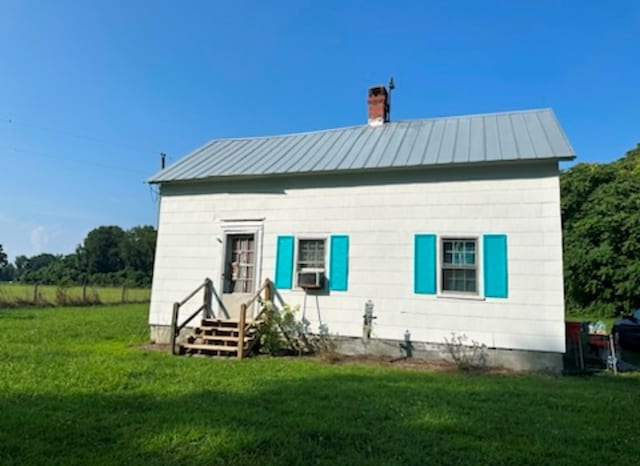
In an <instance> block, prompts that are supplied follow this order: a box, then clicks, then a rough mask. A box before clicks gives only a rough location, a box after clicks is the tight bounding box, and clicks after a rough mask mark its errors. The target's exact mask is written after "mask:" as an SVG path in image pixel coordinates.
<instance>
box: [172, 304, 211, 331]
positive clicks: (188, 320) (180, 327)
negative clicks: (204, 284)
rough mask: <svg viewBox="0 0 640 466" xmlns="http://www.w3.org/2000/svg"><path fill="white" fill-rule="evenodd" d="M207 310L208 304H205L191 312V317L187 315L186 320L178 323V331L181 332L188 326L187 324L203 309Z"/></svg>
mask: <svg viewBox="0 0 640 466" xmlns="http://www.w3.org/2000/svg"><path fill="white" fill-rule="evenodd" d="M205 310H206V305H205V304H203V305H202V306H200V307H199V308H198V309H197V310H196V312H194V313H193V314H191V315H190V316H189V317H187V318H186V319H185V320H184V322H182V323H181V324H180V325H178V327H176V333H180V330H182V329H183V328H185V327H186V326H187V324H188V323H189V322H191V321H192V320H193V319H194V318H195V316H197V315H198V314H200V313H201V312H202V311H205Z"/></svg>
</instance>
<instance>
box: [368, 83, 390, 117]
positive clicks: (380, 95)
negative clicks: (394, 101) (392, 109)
mask: <svg viewBox="0 0 640 466" xmlns="http://www.w3.org/2000/svg"><path fill="white" fill-rule="evenodd" d="M367 94H368V96H367V104H368V105H369V112H368V118H367V122H368V123H369V126H381V125H383V124H385V123H386V122H387V121H389V94H388V93H387V89H386V88H385V87H384V86H372V87H370V88H369V92H368V93H367Z"/></svg>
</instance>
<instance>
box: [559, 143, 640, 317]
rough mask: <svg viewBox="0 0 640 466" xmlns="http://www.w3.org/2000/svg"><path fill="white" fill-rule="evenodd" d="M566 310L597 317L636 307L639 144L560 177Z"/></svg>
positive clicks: (639, 284)
mask: <svg viewBox="0 0 640 466" xmlns="http://www.w3.org/2000/svg"><path fill="white" fill-rule="evenodd" d="M561 189H562V219H563V234H564V265H565V288H566V290H565V291H566V298H567V308H568V309H569V310H570V311H571V310H574V311H584V310H586V311H587V312H589V313H596V314H600V315H603V316H613V315H620V314H624V313H628V312H630V311H631V310H633V309H635V308H637V307H639V306H640V145H638V147H636V149H634V150H632V151H629V152H627V154H626V155H625V156H624V157H623V158H622V159H620V160H618V161H615V162H612V163H610V164H578V165H576V166H574V167H572V168H571V169H569V170H567V171H566V172H565V173H563V174H562V176H561Z"/></svg>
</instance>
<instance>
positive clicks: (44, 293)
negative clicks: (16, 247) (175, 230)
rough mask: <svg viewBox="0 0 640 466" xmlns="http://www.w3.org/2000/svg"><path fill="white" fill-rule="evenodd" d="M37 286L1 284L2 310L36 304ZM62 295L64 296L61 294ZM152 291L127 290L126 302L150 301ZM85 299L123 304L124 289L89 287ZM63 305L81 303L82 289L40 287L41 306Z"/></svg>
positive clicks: (76, 287) (145, 289)
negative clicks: (35, 293) (35, 289)
mask: <svg viewBox="0 0 640 466" xmlns="http://www.w3.org/2000/svg"><path fill="white" fill-rule="evenodd" d="M34 288H35V285H23V284H19V283H0V309H2V308H4V307H15V306H17V305H20V304H22V305H30V304H33V302H34ZM61 293H62V294H61ZM150 295H151V290H150V289H148V288H125V295H124V299H125V302H133V303H140V302H146V301H149V297H150ZM85 298H86V300H87V302H91V303H102V304H112V303H120V302H122V287H121V286H120V287H92V286H87V289H86V294H85ZM61 301H62V303H65V302H66V303H72V302H77V303H81V301H82V287H81V286H70V287H65V288H60V287H58V286H55V285H40V286H38V296H37V302H38V304H39V305H45V306H47V305H59V304H61Z"/></svg>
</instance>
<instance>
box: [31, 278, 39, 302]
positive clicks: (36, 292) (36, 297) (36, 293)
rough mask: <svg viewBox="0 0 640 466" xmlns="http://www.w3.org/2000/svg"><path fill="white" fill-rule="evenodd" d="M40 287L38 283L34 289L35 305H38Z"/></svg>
mask: <svg viewBox="0 0 640 466" xmlns="http://www.w3.org/2000/svg"><path fill="white" fill-rule="evenodd" d="M39 286H40V283H36V285H35V286H34V287H33V304H38V287H39Z"/></svg>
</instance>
